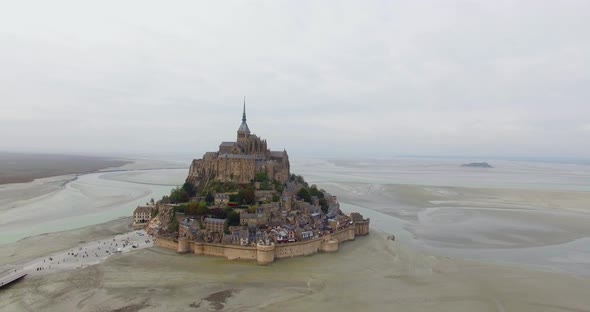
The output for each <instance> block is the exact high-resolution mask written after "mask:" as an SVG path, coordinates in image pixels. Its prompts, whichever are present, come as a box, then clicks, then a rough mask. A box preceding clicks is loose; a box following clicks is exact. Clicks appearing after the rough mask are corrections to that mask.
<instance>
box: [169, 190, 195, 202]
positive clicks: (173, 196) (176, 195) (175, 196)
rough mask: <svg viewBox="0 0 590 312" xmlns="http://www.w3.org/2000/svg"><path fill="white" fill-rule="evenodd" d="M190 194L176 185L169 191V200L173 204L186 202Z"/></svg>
mask: <svg viewBox="0 0 590 312" xmlns="http://www.w3.org/2000/svg"><path fill="white" fill-rule="evenodd" d="M189 198H190V196H189V194H188V193H187V192H186V190H184V189H183V188H180V187H177V188H175V189H173V190H172V191H171V192H170V197H169V199H170V202H171V203H173V204H178V203H186V202H187V201H188V200H189Z"/></svg>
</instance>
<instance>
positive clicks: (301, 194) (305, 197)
mask: <svg viewBox="0 0 590 312" xmlns="http://www.w3.org/2000/svg"><path fill="white" fill-rule="evenodd" d="M297 196H298V197H299V198H301V199H302V200H304V201H306V202H308V203H311V194H310V193H309V190H308V189H306V188H304V187H302V188H301V189H300V190H299V192H297Z"/></svg>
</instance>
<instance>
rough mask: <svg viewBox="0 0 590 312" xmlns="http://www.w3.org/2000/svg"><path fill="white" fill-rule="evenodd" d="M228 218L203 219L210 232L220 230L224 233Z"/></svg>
mask: <svg viewBox="0 0 590 312" xmlns="http://www.w3.org/2000/svg"><path fill="white" fill-rule="evenodd" d="M225 222H226V219H217V218H205V219H203V225H204V226H205V229H206V230H208V231H210V232H220V233H223V230H224V228H225Z"/></svg>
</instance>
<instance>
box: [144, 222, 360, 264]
mask: <svg viewBox="0 0 590 312" xmlns="http://www.w3.org/2000/svg"><path fill="white" fill-rule="evenodd" d="M354 239H355V228H354V227H349V228H347V229H344V230H342V231H339V232H336V233H333V234H331V235H329V236H324V237H321V238H317V239H314V240H309V241H305V242H297V243H289V244H279V245H271V246H264V245H258V246H256V247H250V246H248V247H243V246H234V245H222V244H209V243H199V242H192V241H188V240H186V239H180V240H179V241H178V242H176V241H173V240H170V239H165V238H158V239H156V240H155V245H156V246H158V247H162V248H167V249H172V250H175V251H177V252H179V253H193V254H195V255H204V256H216V257H225V258H227V259H229V260H256V261H257V262H258V264H261V265H266V264H269V263H272V262H273V261H274V260H275V259H281V258H291V257H298V256H308V255H312V254H315V253H318V252H336V251H338V245H339V244H340V243H343V242H345V241H349V240H354Z"/></svg>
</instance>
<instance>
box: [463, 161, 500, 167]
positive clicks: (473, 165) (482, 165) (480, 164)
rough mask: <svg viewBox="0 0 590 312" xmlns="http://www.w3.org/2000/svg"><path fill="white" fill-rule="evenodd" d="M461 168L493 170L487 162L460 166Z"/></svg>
mask: <svg viewBox="0 0 590 312" xmlns="http://www.w3.org/2000/svg"><path fill="white" fill-rule="evenodd" d="M461 167H469V168H494V167H493V166H492V165H490V164H488V163H487V162H474V163H468V164H462V165H461Z"/></svg>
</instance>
